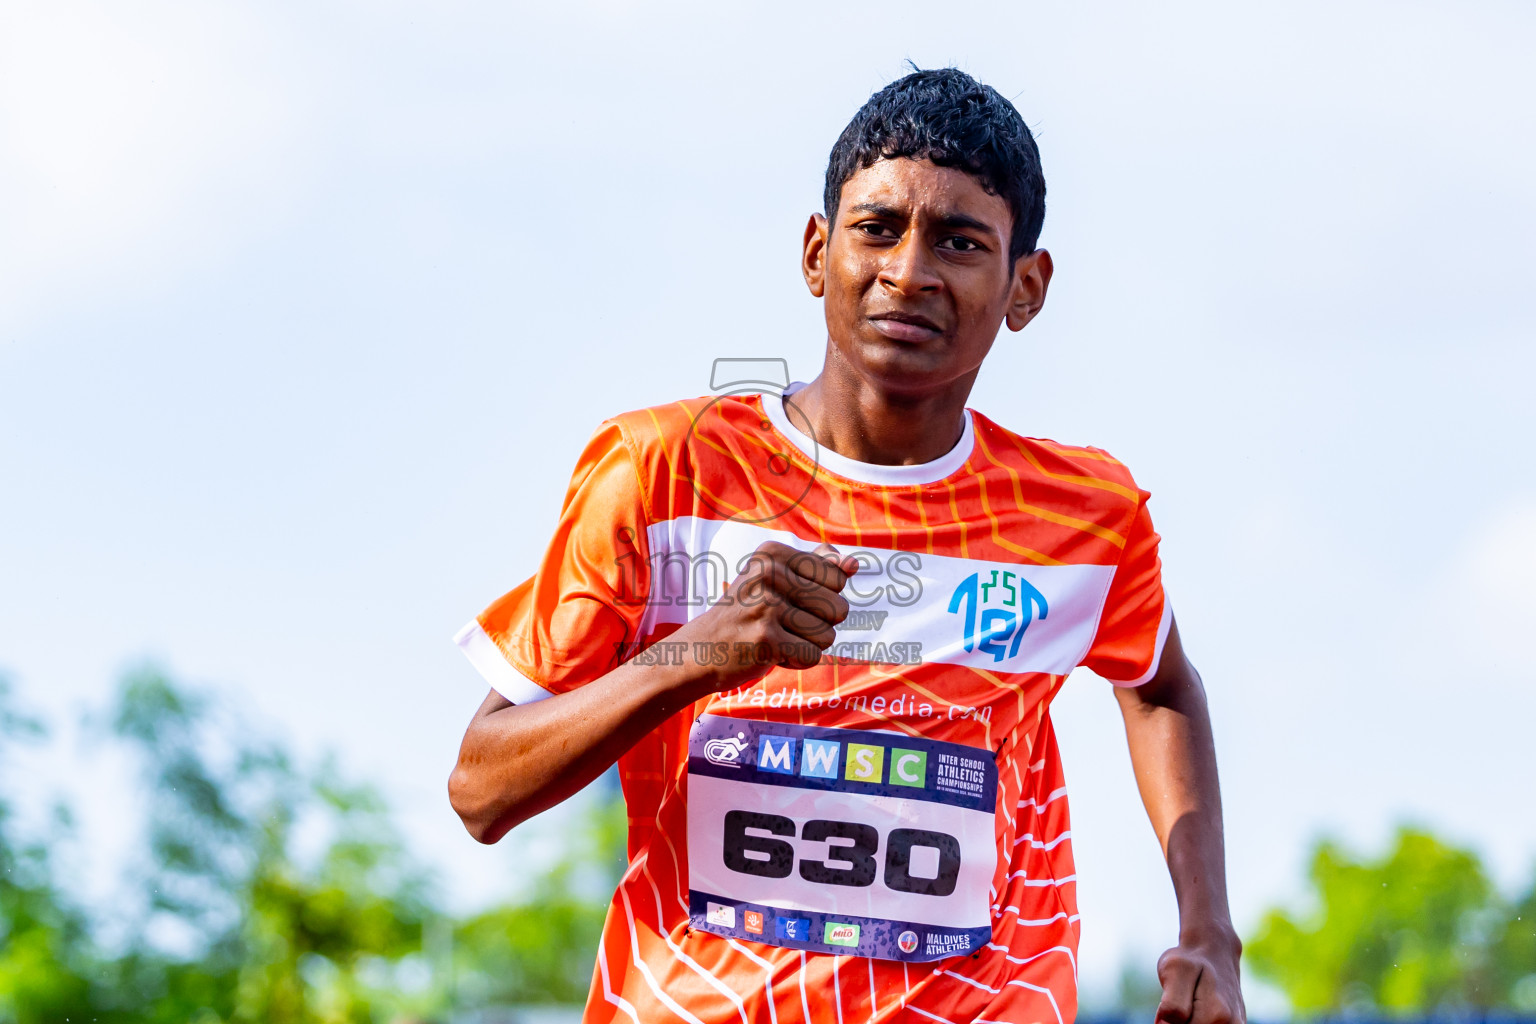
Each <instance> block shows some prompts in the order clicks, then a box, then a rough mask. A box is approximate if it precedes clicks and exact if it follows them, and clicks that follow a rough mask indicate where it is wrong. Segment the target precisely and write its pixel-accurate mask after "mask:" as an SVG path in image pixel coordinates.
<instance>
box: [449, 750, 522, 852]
mask: <svg viewBox="0 0 1536 1024" xmlns="http://www.w3.org/2000/svg"><path fill="white" fill-rule="evenodd" d="M448 803H449V804H450V805H451V806H452V807H453V810H454V813H455V814H457V815H458V816H459V821H461V822H463V824H464V830H465V831H466V832H468V833H469V834H470V836H471V837H473V838H474V840H475V842H477V843H485V844H487V845H490V844H491V843H495V842H496V841H497V840H499V839H501V837H502V836H504V835H506V834H507V833H508V832H509V831H511V828H512V824H515V822H509V821H508V820H507V815H506V814H505V812H504V811H503V812H502V813H498V808H497V807H496V806H495V802H494V801H493V800H491V799H490V798H489V796H488V794H487V792H486V789H485V786H484V784H483V781H482V780H481V779H479V778H477V777H476V773H475V772H474V771H473V770H471V769H469V768H466V767H465V766H464V765H463V764H459V765H456V766H455V767H454V769H453V772H452V774H450V775H449V776H448Z"/></svg>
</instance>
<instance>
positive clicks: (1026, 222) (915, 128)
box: [822, 68, 1045, 260]
mask: <svg viewBox="0 0 1536 1024" xmlns="http://www.w3.org/2000/svg"><path fill="white" fill-rule="evenodd" d="M897 157H911V158H913V159H916V160H931V161H933V163H935V164H937V165H938V166H940V167H958V168H960V169H961V170H963V171H965V172H966V173H967V174H969V175H970V176H971V177H973V178H975V179H976V180H977V181H978V182H979V183H980V184H981V187H982V188H984V189H986V190H987V191H988V192H990V193H992V194H993V195H995V196H1001V197H1002V198H1003V199H1004V200H1005V201H1006V202H1007V203H1008V209H1009V210H1011V211H1012V213H1013V237H1012V238H1010V239H1009V243H1008V256H1009V259H1010V260H1017V259H1018V258H1019V257H1020V256H1023V255H1024V254H1025V253H1028V252H1031V251H1033V250H1034V248H1035V243H1036V242H1037V241H1039V239H1040V227H1041V225H1042V224H1044V222H1045V175H1044V173H1043V172H1042V171H1041V170H1040V150H1039V149H1037V148H1036V147H1035V138H1034V136H1033V135H1031V134H1030V133H1029V126H1028V125H1026V124H1025V123H1024V118H1022V117H1020V116H1019V112H1018V110H1017V109H1016V108H1015V107H1014V105H1013V104H1012V103H1009V102H1008V101H1007V100H1005V99H1004V98H1003V97H1002V96H1001V95H1000V94H999V93H998V91H997V90H996V89H994V88H992V87H991V86H990V85H982V84H981V83H980V82H978V81H977V80H976V79H974V78H972V77H971V76H970V75H968V74H966V73H965V72H964V71H961V70H960V69H958V68H938V69H936V70H932V71H914V72H912V74H910V75H907V76H906V77H905V78H900V79H897V80H896V81H894V82H892V83H891V84H890V85H888V86H886V87H885V88H884V89H881V90H880V91H879V92H877V93H875V94H874V95H873V96H871V97H870V98H869V101H868V102H866V103H865V104H864V106H862V107H860V108H859V112H858V113H857V114H854V115H853V120H852V121H849V122H848V127H846V128H844V129H843V134H842V135H840V136H838V139H837V144H836V145H835V146H833V147H832V156H831V158H830V159H829V160H828V161H827V185H826V191H825V193H824V194H823V195H822V203H823V206H824V209H825V211H826V216H827V220H828V221H832V220H834V219H835V218H836V217H837V204H838V200H839V199H840V198H841V196H842V193H843V183H844V182H846V181H847V180H848V179H849V178H851V177H853V176H854V175H855V174H857V173H858V172H859V171H860V170H862V169H864V168H865V167H868V166H870V165H871V164H873V163H874V162H875V161H876V160H889V159H894V158H897Z"/></svg>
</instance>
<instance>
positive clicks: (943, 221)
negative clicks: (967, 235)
mask: <svg viewBox="0 0 1536 1024" xmlns="http://www.w3.org/2000/svg"><path fill="white" fill-rule="evenodd" d="M938 222H939V224H940V226H942V227H946V228H966V229H969V230H971V231H979V232H981V233H982V234H984V235H989V236H991V237H993V238H995V237H997V229H996V228H995V227H993V226H992V225H991V224H988V223H987V222H986V221H982V220H977V219H976V218H975V217H968V216H966V215H965V214H963V213H946V214H944V215H943V216H941V217H939V218H938Z"/></svg>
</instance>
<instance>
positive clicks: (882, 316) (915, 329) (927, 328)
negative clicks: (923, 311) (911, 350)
mask: <svg viewBox="0 0 1536 1024" xmlns="http://www.w3.org/2000/svg"><path fill="white" fill-rule="evenodd" d="M869 322H870V323H871V324H872V325H873V326H874V328H875V330H877V331H879V332H880V333H881V334H883V335H885V336H886V337H887V338H891V339H893V340H895V341H928V340H929V339H931V338H935V337H937V336H938V335H940V334H942V333H944V331H943V328H941V327H940V326H939V325H938V324H936V323H934V322H933V321H932V320H930V319H928V318H927V317H925V316H920V315H918V314H916V313H900V312H895V311H892V312H889V313H875V314H874V315H872V316H870V317H869Z"/></svg>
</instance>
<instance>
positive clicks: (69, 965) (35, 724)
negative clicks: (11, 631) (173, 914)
mask: <svg viewBox="0 0 1536 1024" xmlns="http://www.w3.org/2000/svg"><path fill="white" fill-rule="evenodd" d="M44 735H45V733H44V730H43V727H42V724H41V723H40V722H39V721H38V720H37V719H35V718H31V717H29V716H27V715H25V714H22V713H20V712H18V711H17V710H16V707H15V704H14V701H13V699H12V697H11V686H10V681H9V679H7V678H6V677H4V676H0V777H4V776H5V775H8V774H9V772H8V771H6V769H7V768H8V767H9V766H8V764H7V761H8V760H9V754H10V753H11V749H12V747H13V746H14V745H15V744H16V743H18V742H24V741H28V740H31V741H36V740H39V739H42V738H43V737H44ZM13 824H14V821H13V811H12V807H11V804H10V803H9V801H7V800H6V799H5V798H4V794H0V1021H5V1022H10V1021H59V1020H65V1019H71V1018H72V1019H76V1020H79V1019H84V1014H85V1013H86V1012H87V1011H92V1010H94V1008H95V1005H94V1004H95V1001H94V999H93V996H94V993H93V991H92V986H91V982H90V974H91V969H92V966H93V964H94V962H95V958H94V956H93V952H92V949H91V946H90V941H89V928H88V922H87V919H86V917H85V915H84V914H83V913H82V912H81V911H80V910H79V909H78V908H77V907H75V906H73V905H72V904H71V903H70V902H69V901H68V900H67V899H66V898H65V896H64V895H63V893H62V892H60V890H59V888H58V886H57V885H56V884H55V881H54V878H53V866H52V863H51V860H50V857H49V850H48V847H47V845H46V844H44V843H39V842H23V841H22V840H21V839H20V838H19V837H18V836H17V835H16V834H15V830H14V828H13Z"/></svg>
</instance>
